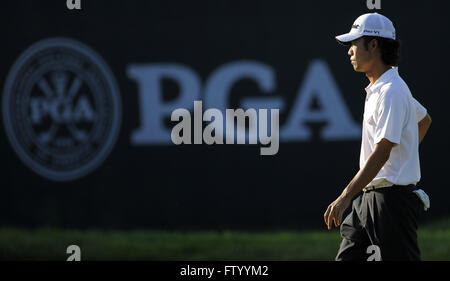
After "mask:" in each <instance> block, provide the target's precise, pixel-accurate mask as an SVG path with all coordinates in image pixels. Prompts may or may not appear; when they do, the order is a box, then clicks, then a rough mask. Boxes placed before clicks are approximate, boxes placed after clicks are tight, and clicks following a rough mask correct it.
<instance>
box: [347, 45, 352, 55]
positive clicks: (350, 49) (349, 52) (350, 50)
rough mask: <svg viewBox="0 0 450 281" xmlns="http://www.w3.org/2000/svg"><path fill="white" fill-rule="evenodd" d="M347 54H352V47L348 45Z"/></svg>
mask: <svg viewBox="0 0 450 281" xmlns="http://www.w3.org/2000/svg"><path fill="white" fill-rule="evenodd" d="M347 54H348V55H349V56H352V55H353V49H352V47H350V48H348V53H347Z"/></svg>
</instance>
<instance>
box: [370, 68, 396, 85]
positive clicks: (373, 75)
mask: <svg viewBox="0 0 450 281" xmlns="http://www.w3.org/2000/svg"><path fill="white" fill-rule="evenodd" d="M389 69H391V67H390V66H387V65H385V64H384V63H378V64H374V66H373V68H372V69H371V70H370V71H367V72H366V77H367V79H369V81H370V86H372V85H373V84H374V83H375V82H376V81H377V80H378V78H380V77H381V75H383V73H385V72H386V71H388V70H389Z"/></svg>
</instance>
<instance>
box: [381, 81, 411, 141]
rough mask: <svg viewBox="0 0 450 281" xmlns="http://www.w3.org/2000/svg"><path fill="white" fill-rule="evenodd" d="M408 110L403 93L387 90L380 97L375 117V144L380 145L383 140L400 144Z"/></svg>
mask: <svg viewBox="0 0 450 281" xmlns="http://www.w3.org/2000/svg"><path fill="white" fill-rule="evenodd" d="M406 110H407V104H406V100H405V97H404V95H401V93H398V92H395V91H390V90H387V91H386V92H385V93H383V94H382V95H381V96H380V100H379V101H378V104H377V108H376V110H375V116H374V117H375V122H376V126H375V136H374V143H379V142H380V141H381V140H382V139H383V138H385V139H387V140H389V141H390V142H392V143H396V144H399V143H400V139H401V136H402V131H403V124H404V122H405V118H406Z"/></svg>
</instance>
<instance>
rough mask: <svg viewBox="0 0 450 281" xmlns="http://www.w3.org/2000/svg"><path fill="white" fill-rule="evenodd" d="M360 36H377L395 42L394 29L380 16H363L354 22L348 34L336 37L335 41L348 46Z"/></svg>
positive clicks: (390, 23) (375, 14)
mask: <svg viewBox="0 0 450 281" xmlns="http://www.w3.org/2000/svg"><path fill="white" fill-rule="evenodd" d="M362 36H378V37H384V38H389V39H394V40H395V28H394V25H393V24H392V22H391V21H390V20H389V19H388V18H387V17H385V16H383V15H381V14H378V13H369V14H364V15H361V16H359V17H358V18H357V19H356V20H355V22H354V23H353V25H352V28H351V29H350V32H349V33H346V34H342V35H339V36H336V40H338V42H339V43H341V44H343V45H348V44H349V43H350V42H351V41H353V40H356V39H358V38H360V37H362Z"/></svg>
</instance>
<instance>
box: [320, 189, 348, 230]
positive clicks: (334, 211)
mask: <svg viewBox="0 0 450 281" xmlns="http://www.w3.org/2000/svg"><path fill="white" fill-rule="evenodd" d="M351 201H352V200H351V199H349V198H348V197H347V196H344V195H343V194H342V195H341V196H339V197H338V198H337V199H336V200H334V201H333V203H331V204H330V205H329V206H328V208H327V210H326V212H325V214H324V215H323V218H324V220H325V224H326V225H327V226H328V230H330V229H331V226H332V225H333V221H334V225H335V226H336V227H338V226H339V225H340V224H341V222H342V216H343V215H344V212H345V210H347V208H348V206H349V205H350V203H351Z"/></svg>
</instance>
